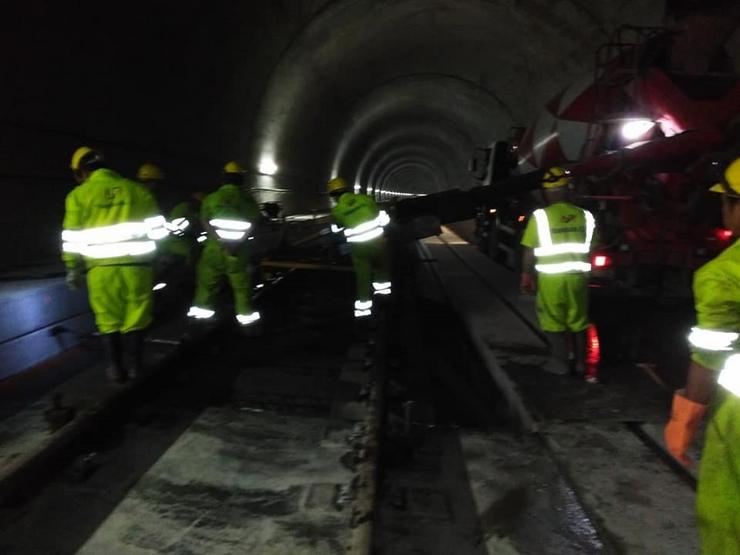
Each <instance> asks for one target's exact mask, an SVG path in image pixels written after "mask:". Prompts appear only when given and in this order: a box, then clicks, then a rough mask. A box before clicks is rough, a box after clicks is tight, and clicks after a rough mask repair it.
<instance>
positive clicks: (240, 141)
mask: <svg viewBox="0 0 740 555" xmlns="http://www.w3.org/2000/svg"><path fill="white" fill-rule="evenodd" d="M665 17H666V14H665V11H664V6H663V5H662V3H651V5H650V7H649V8H648V7H646V6H645V5H643V4H641V3H639V2H618V3H594V4H588V3H584V2H557V3H549V2H536V1H533V2H524V3H510V2H493V1H483V0H481V1H464V2H455V3H454V4H452V3H450V2H443V1H440V2H428V1H411V0H409V1H398V2H364V1H355V2H328V1H327V2H269V3H268V2H263V3H254V4H247V3H239V2H219V3H216V4H215V5H206V4H201V3H198V2H186V3H182V4H180V5H178V6H177V8H174V7H172V5H171V4H169V3H165V2H154V3H134V4H127V5H126V6H125V7H124V6H121V7H119V8H113V9H106V10H102V9H101V8H100V6H97V5H95V4H92V3H86V2H83V3H81V4H79V6H78V7H76V8H74V9H70V8H64V7H62V6H56V5H55V4H53V3H50V2H42V1H36V2H29V3H27V4H23V5H20V4H18V5H16V6H15V7H14V9H13V18H11V19H9V22H8V23H7V24H6V27H7V28H6V30H5V32H4V33H3V39H2V40H3V52H4V55H3V58H4V61H3V64H2V65H3V68H4V71H3V75H4V79H3V81H4V83H5V86H4V87H3V93H2V94H3V103H2V105H3V106H5V109H4V115H3V117H2V126H3V128H4V133H3V135H4V137H5V141H6V148H4V149H3V155H2V156H3V166H4V171H3V181H4V183H5V189H6V190H7V191H9V193H10V197H11V198H13V199H14V204H15V205H18V206H22V207H23V208H22V209H21V210H13V211H12V214H11V213H6V215H5V217H4V219H3V224H2V227H3V236H4V237H5V238H6V239H7V242H6V249H7V250H6V264H7V265H8V266H10V267H13V266H24V265H29V264H34V263H38V262H48V261H54V260H55V258H56V252H57V251H58V244H57V240H58V239H57V238H58V235H57V233H56V231H55V230H58V228H59V225H60V221H61V218H62V211H63V200H64V195H65V194H66V192H67V191H68V189H69V186H70V184H71V182H70V178H69V176H68V173H67V172H66V168H67V166H68V163H67V162H68V160H67V158H69V156H70V153H71V152H72V150H74V148H76V146H78V145H80V144H87V143H90V144H93V145H95V146H97V147H98V148H100V149H103V150H105V152H106V154H107V155H108V156H109V157H110V158H111V160H113V161H114V162H115V164H116V167H118V168H119V169H120V170H121V171H122V172H124V173H128V174H132V173H133V172H134V170H135V168H136V167H138V165H140V164H141V163H142V162H143V161H146V160H154V161H155V162H157V163H159V164H161V165H162V166H163V167H164V168H166V170H167V175H168V177H169V180H170V182H171V186H172V187H173V188H175V189H181V190H182V191H183V192H185V191H192V190H201V189H202V190H205V191H208V190H210V189H212V188H213V187H214V183H215V181H216V179H217V172H218V169H219V168H220V165H221V163H222V161H223V160H226V159H231V158H234V159H238V160H240V161H242V163H244V164H245V165H247V166H248V167H249V170H250V172H251V178H252V180H253V187H254V189H255V191H256V192H257V195H258V196H259V200H260V201H262V202H267V201H273V200H274V201H278V202H281V203H282V204H283V205H284V207H285V210H286V212H287V213H296V212H301V211H309V210H312V209H319V208H325V207H326V205H327V203H326V199H325V198H324V196H322V193H323V186H324V184H325V182H326V180H327V179H329V178H330V177H333V176H334V175H338V174H341V175H343V176H345V177H346V178H347V179H348V180H349V181H351V182H353V183H354V184H356V185H357V186H358V187H359V188H360V189H362V190H369V191H372V190H373V189H377V190H379V191H380V190H389V191H394V192H398V193H404V192H406V193H414V194H420V193H425V192H432V191H439V190H444V189H449V188H462V189H468V188H470V187H472V186H473V180H472V178H471V177H470V175H469V173H468V171H467V167H468V159H469V157H470V153H471V151H472V149H473V148H474V147H476V146H480V145H487V144H489V143H490V142H492V141H495V140H499V139H506V138H507V137H508V136H509V130H510V128H511V127H512V126H525V125H528V124H529V123H530V122H531V121H532V120H533V119H534V118H535V116H536V115H537V113H538V111H539V110H540V109H541V106H542V104H543V103H544V102H545V101H546V100H547V99H548V98H549V97H550V96H552V94H554V93H555V92H556V91H558V90H560V89H562V88H563V87H565V86H566V85H568V84H569V83H571V82H572V81H573V80H575V79H577V78H578V77H580V76H582V75H584V74H587V73H588V72H589V71H590V68H591V65H592V62H593V59H594V56H595V52H596V49H597V47H598V46H599V44H601V43H602V42H603V41H604V40H605V39H606V38H607V37H608V34H609V33H610V32H611V31H612V30H613V29H614V28H616V27H618V26H619V25H621V24H627V23H631V24H636V23H639V24H640V25H658V24H661V23H663V22H664V20H665ZM10 21H13V24H10ZM265 164H268V165H269V164H275V165H276V166H277V170H276V172H275V174H274V175H265V174H264V173H263V172H261V171H260V168H262V169H265ZM268 173H271V172H268ZM39 203H41V204H40V205H39ZM42 214H43V216H41V215H42ZM23 222H27V223H32V225H33V229H34V231H33V232H32V233H31V234H28V233H25V232H24V233H22V236H21V234H20V226H19V224H21V223H23ZM21 239H22V242H23V243H24V244H28V246H29V248H22V249H21V248H19V244H20V243H21V241H20V240H21ZM26 242H30V243H26Z"/></svg>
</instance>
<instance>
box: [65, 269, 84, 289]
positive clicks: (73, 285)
mask: <svg viewBox="0 0 740 555" xmlns="http://www.w3.org/2000/svg"><path fill="white" fill-rule="evenodd" d="M65 281H66V283H67V287H68V288H69V289H71V290H72V291H74V290H76V289H79V288H80V287H82V272H80V270H79V269H78V268H68V269H67V276H66V277H65Z"/></svg>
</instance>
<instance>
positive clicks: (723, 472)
mask: <svg viewBox="0 0 740 555" xmlns="http://www.w3.org/2000/svg"><path fill="white" fill-rule="evenodd" d="M710 191H712V192H714V193H719V194H721V195H722V196H721V199H722V219H723V222H724V225H725V227H726V228H727V229H729V230H730V231H732V233H733V235H735V237H738V236H739V235H740V158H738V159H736V160H735V161H734V162H732V163H731V164H729V165H728V166H727V168H726V170H725V171H724V175H723V176H722V179H721V181H720V182H719V183H717V184H716V185H714V186H713V187H712V188H711V189H710ZM694 304H695V309H696V326H695V327H694V328H692V330H691V334H690V335H689V345H690V347H691V352H692V354H691V362H690V364H689V370H688V379H687V381H686V387H685V388H684V389H681V390H678V391H676V393H675V394H674V396H673V406H672V410H671V419H670V421H669V422H668V424H667V426H666V428H665V440H666V445H667V447H668V450H669V451H670V452H671V454H672V455H673V456H674V457H676V459H678V460H679V461H681V462H682V463H683V464H691V462H692V461H691V460H690V459H689V458H688V457H687V456H686V450H687V448H688V447H689V445H690V444H691V442H692V440H693V439H694V436H695V435H696V432H697V430H698V428H699V425H700V424H701V422H702V419H703V418H704V415H705V414H706V412H707V408H708V406H709V405H710V403H711V404H712V411H711V418H710V421H709V424H708V426H707V429H706V434H705V440H704V449H703V451H702V458H701V465H700V467H699V480H698V487H697V496H696V507H697V516H698V521H699V532H700V536H701V545H702V553H704V554H706V555H713V554H715V553H722V554H723V555H725V554H727V555H733V554H734V555H739V554H740V505H739V503H740V501H739V500H740V241H737V240H736V241H735V242H734V243H733V244H732V245H730V246H729V247H727V248H726V249H725V250H724V251H723V252H722V253H721V254H720V255H719V256H717V257H716V258H715V259H714V260H711V261H710V262H707V263H706V264H705V265H704V266H702V267H701V268H699V269H698V270H697V271H696V272H695V273H694ZM718 383H719V385H721V387H719V388H718V387H717V384H718Z"/></svg>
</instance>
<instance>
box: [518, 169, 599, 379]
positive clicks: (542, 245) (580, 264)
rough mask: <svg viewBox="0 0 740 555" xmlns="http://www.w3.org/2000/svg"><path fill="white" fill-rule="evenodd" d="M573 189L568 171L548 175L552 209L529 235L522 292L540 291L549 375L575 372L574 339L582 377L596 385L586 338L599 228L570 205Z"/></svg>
mask: <svg viewBox="0 0 740 555" xmlns="http://www.w3.org/2000/svg"><path fill="white" fill-rule="evenodd" d="M570 184H571V180H570V177H569V176H568V173H567V172H566V171H565V170H564V169H563V168H558V167H555V168H551V169H549V170H548V171H547V172H545V175H544V177H543V183H542V186H543V189H544V195H545V200H546V201H547V204H548V206H547V207H546V208H540V209H538V210H535V211H534V213H533V214H532V217H531V218H530V219H529V221H528V222H527V227H526V229H525V230H524V235H523V237H522V240H521V244H522V245H523V246H524V247H525V248H524V252H523V256H522V274H521V280H520V289H521V291H522V293H525V294H532V293H533V292H534V291H535V289H536V291H537V301H536V303H537V318H538V320H539V323H540V327H541V328H542V331H543V332H544V333H545V335H546V336H547V339H548V341H549V343H550V347H551V356H550V359H549V360H548V361H547V363H546V364H545V366H544V367H543V368H544V370H546V371H548V372H552V373H554V374H561V375H564V374H567V373H568V372H569V368H568V353H569V349H570V347H569V343H570V342H571V337H572V343H573V350H574V352H575V369H576V372H577V373H579V374H581V375H583V377H584V378H585V379H586V381H588V382H589V383H594V382H596V375H595V369H594V368H588V367H587V366H586V341H587V337H586V332H587V329H588V327H589V325H590V322H589V316H588V276H589V272H590V271H591V264H590V262H589V260H590V258H589V254H590V252H591V247H592V244H593V238H594V232H595V230H596V223H595V220H594V217H593V215H592V214H591V213H590V212H589V211H588V210H584V209H583V208H579V207H578V206H575V205H573V204H571V203H570V202H569V197H570V189H569V187H570ZM535 260H536V262H535ZM533 270H535V271H536V272H537V280H536V283H535V278H534V272H533Z"/></svg>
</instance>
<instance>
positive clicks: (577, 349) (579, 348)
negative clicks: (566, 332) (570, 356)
mask: <svg viewBox="0 0 740 555" xmlns="http://www.w3.org/2000/svg"><path fill="white" fill-rule="evenodd" d="M587 341H588V338H587V337H586V331H585V330H584V331H581V332H578V333H574V334H573V353H574V355H575V371H576V374H578V375H579V376H583V375H585V373H586V342H587Z"/></svg>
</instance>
